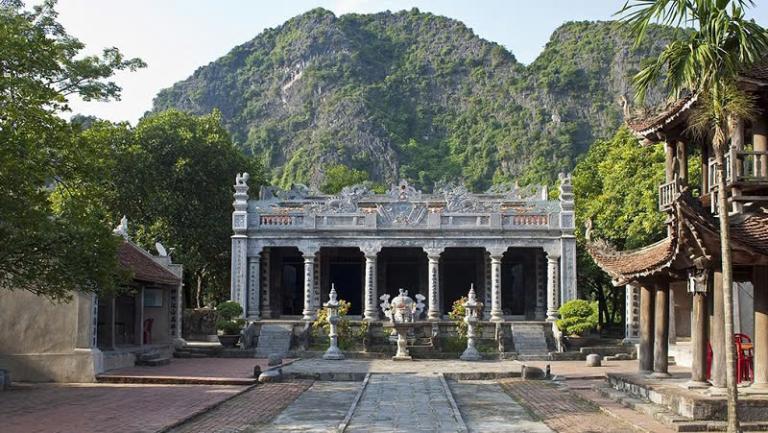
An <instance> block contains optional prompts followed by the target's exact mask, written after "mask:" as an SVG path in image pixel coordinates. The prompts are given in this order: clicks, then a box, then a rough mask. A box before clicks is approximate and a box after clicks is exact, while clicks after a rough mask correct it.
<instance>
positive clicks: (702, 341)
mask: <svg viewBox="0 0 768 433" xmlns="http://www.w3.org/2000/svg"><path fill="white" fill-rule="evenodd" d="M739 85H740V86H741V87H742V88H743V89H744V90H745V91H747V92H749V93H750V94H752V95H753V96H754V97H755V100H756V101H757V104H758V106H759V107H758V108H759V110H756V112H755V113H754V114H755V115H754V117H753V118H752V119H749V120H742V121H739V122H738V123H737V124H736V125H735V127H734V128H732V131H731V136H730V137H729V142H728V144H727V150H726V152H725V153H726V154H725V164H724V170H725V173H726V178H727V181H726V187H725V190H723V191H721V190H720V188H719V187H718V184H717V178H716V164H715V159H714V149H713V147H712V138H711V137H698V136H696V135H694V134H692V133H691V130H690V128H689V125H690V122H689V119H690V116H691V113H692V112H694V110H695V109H696V106H697V104H698V103H699V101H698V95H696V94H693V95H689V96H687V97H685V98H682V99H680V100H678V101H676V102H675V103H673V104H671V105H670V106H668V107H666V109H664V110H663V111H662V112H660V113H658V114H657V115H654V116H651V117H648V118H642V119H637V118H635V119H629V120H628V121H627V124H628V126H629V127H630V128H631V130H632V131H633V132H634V133H635V135H636V136H637V137H638V138H639V139H640V140H641V144H642V145H647V144H652V143H657V142H664V143H665V150H666V182H665V183H664V184H662V185H660V186H659V209H660V210H661V211H663V212H666V213H667V215H668V219H667V221H668V223H667V235H666V237H665V238H664V239H662V240H660V241H659V242H656V243H654V244H652V245H648V246H646V247H643V248H640V249H638V250H634V251H617V250H615V249H614V248H613V247H611V246H610V245H608V244H606V243H604V242H591V243H590V245H589V252H590V254H591V255H592V257H593V258H594V259H595V261H596V262H597V264H598V265H599V266H600V267H601V268H602V269H603V270H605V271H606V272H607V273H608V274H609V275H610V276H611V277H612V278H613V282H614V284H616V285H625V284H626V285H628V286H627V337H628V338H629V339H635V338H636V339H638V340H639V354H638V355H639V368H640V370H641V371H644V372H653V374H654V376H655V377H662V378H663V377H667V376H668V375H667V373H668V372H667V369H668V365H667V363H668V356H667V355H668V354H669V347H670V343H675V342H676V339H677V340H678V341H677V343H678V344H679V345H682V344H681V343H683V341H682V340H683V339H687V337H689V338H690V340H689V341H686V342H685V343H688V344H686V345H685V346H686V347H687V354H685V353H684V352H686V351H682V350H681V351H678V352H677V353H676V354H675V355H676V357H678V356H679V358H687V359H686V360H685V363H686V364H690V365H691V367H692V374H691V376H692V377H691V385H692V386H709V385H710V384H711V385H713V387H714V388H718V387H724V386H725V377H726V373H725V359H726V358H725V349H724V344H725V335H724V328H723V323H724V319H723V315H724V306H723V279H722V262H723V256H722V254H721V243H720V219H721V218H720V216H719V215H718V214H717V196H718V194H727V196H728V201H729V212H728V213H729V226H730V229H731V230H730V232H731V244H730V250H731V256H732V259H733V264H734V275H733V279H734V282H735V284H734V292H735V295H734V301H735V302H734V304H735V308H734V317H735V330H734V332H735V333H738V334H745V335H747V336H748V337H750V339H751V340H752V343H751V344H753V345H754V347H753V348H754V384H753V385H752V386H753V387H768V211H767V210H766V207H768V115H767V114H766V113H768V67H766V66H763V67H757V68H755V69H754V70H752V71H751V72H750V73H748V74H744V75H743V76H742V78H741V80H740V83H739ZM692 154H697V155H701V167H700V172H701V180H700V182H698V181H697V182H695V183H694V182H692V181H691V173H693V170H692V168H693V167H689V163H688V162H689V158H690V156H691V155H692ZM675 337H677V338H675ZM731 339H735V336H734V337H729V340H731ZM680 355H682V356H680ZM745 356H746V355H745ZM709 357H711V371H710V372H709V376H710V377H709V382H708V381H707V380H708V373H707V370H708V368H707V364H708V362H707V358H709ZM679 358H678V359H679Z"/></svg>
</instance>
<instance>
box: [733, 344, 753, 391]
mask: <svg viewBox="0 0 768 433" xmlns="http://www.w3.org/2000/svg"><path fill="white" fill-rule="evenodd" d="M733 341H734V343H736V377H737V378H738V381H739V383H741V382H752V379H753V377H754V372H753V368H752V362H753V359H754V352H753V350H752V340H751V339H750V338H749V336H748V335H745V334H734V335H733ZM746 344H749V346H747V347H745V345H746Z"/></svg>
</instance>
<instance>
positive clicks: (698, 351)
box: [690, 292, 709, 386]
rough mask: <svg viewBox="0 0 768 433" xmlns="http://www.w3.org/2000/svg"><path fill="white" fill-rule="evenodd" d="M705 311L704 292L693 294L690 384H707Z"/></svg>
mask: <svg viewBox="0 0 768 433" xmlns="http://www.w3.org/2000/svg"><path fill="white" fill-rule="evenodd" d="M708 319H709V314H708V312H707V294H706V292H704V293H702V292H696V293H694V294H693V313H692V314H691V355H692V358H693V360H692V363H691V382H690V385H691V386H708V385H709V383H707V324H708V321H709V320H708Z"/></svg>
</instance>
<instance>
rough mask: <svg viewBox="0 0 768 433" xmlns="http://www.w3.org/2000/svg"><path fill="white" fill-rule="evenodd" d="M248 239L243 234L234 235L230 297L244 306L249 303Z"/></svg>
mask: <svg viewBox="0 0 768 433" xmlns="http://www.w3.org/2000/svg"><path fill="white" fill-rule="evenodd" d="M247 245H248V239H247V237H246V236H243V235H234V236H232V258H231V260H232V269H231V273H232V278H231V281H230V293H229V299H230V300H232V301H235V302H237V303H238V304H240V306H242V307H243V316H245V307H246V304H247V298H246V292H247V290H248V287H247V286H248V263H247V262H248V251H247V250H248V248H247Z"/></svg>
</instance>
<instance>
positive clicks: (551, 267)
mask: <svg viewBox="0 0 768 433" xmlns="http://www.w3.org/2000/svg"><path fill="white" fill-rule="evenodd" d="M559 259H560V257H558V256H557V255H555V254H553V253H549V254H547V321H550V322H554V321H555V320H557V319H558V318H559V317H560V314H559V313H558V311H557V310H558V309H559V308H560V293H559V292H560V275H559V273H560V263H559Z"/></svg>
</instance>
